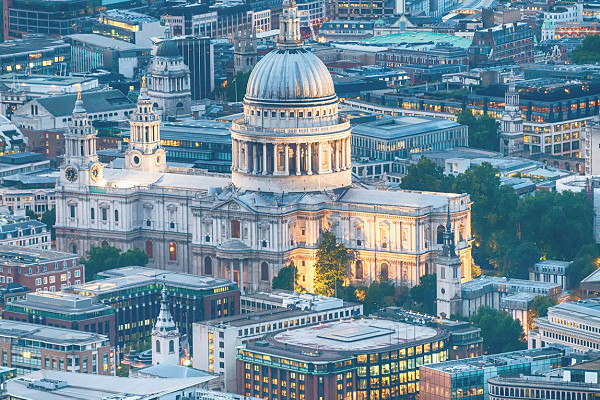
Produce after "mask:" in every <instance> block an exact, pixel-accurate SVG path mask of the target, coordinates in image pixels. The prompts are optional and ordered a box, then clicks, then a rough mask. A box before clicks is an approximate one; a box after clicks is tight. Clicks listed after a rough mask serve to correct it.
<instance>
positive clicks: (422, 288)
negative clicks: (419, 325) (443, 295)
mask: <svg viewBox="0 0 600 400" xmlns="http://www.w3.org/2000/svg"><path fill="white" fill-rule="evenodd" d="M436 296H437V279H436V274H428V275H423V276H421V277H420V278H419V284H418V285H417V286H413V288H412V289H410V298H411V300H412V301H413V302H415V303H417V304H418V309H419V310H420V311H422V312H424V313H425V314H435V312H436V309H435V299H436Z"/></svg>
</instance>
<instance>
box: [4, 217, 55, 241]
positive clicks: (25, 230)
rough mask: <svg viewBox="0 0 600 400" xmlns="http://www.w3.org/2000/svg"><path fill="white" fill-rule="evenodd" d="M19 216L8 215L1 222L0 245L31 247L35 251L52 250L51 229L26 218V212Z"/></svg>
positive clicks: (39, 222) (35, 220)
mask: <svg viewBox="0 0 600 400" xmlns="http://www.w3.org/2000/svg"><path fill="white" fill-rule="evenodd" d="M21 211H22V212H18V213H17V215H12V214H9V213H6V214H4V215H2V220H1V221H0V244H3V245H15V246H21V247H30V248H34V249H49V248H50V244H51V243H50V229H48V227H47V226H46V224H44V223H43V222H41V221H38V220H37V219H33V220H31V219H29V217H26V216H25V210H21Z"/></svg>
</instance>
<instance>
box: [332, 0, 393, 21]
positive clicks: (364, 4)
mask: <svg viewBox="0 0 600 400" xmlns="http://www.w3.org/2000/svg"><path fill="white" fill-rule="evenodd" d="M395 6H396V1H389V0H381V1H375V2H370V1H365V0H359V1H358V2H351V1H349V0H339V1H338V4H337V16H338V18H339V19H340V20H354V19H361V18H373V19H374V20H376V19H378V18H385V17H389V16H392V15H394V13H395Z"/></svg>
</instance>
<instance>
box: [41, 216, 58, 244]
mask: <svg viewBox="0 0 600 400" xmlns="http://www.w3.org/2000/svg"><path fill="white" fill-rule="evenodd" d="M41 221H42V222H43V223H44V224H46V226H47V227H48V229H50V234H51V235H52V240H56V231H55V230H54V225H55V224H56V208H51V209H49V210H47V211H46V212H45V213H44V214H42V219H41Z"/></svg>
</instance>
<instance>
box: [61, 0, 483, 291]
mask: <svg viewBox="0 0 600 400" xmlns="http://www.w3.org/2000/svg"><path fill="white" fill-rule="evenodd" d="M281 25H282V29H281V32H283V33H282V34H281V37H280V39H279V42H278V48H277V49H276V50H274V51H273V52H271V53H269V54H268V55H267V56H265V57H264V58H263V59H262V60H261V61H260V62H258V63H257V65H256V66H255V68H254V69H253V71H252V74H251V75H250V79H249V82H248V89H247V93H246V97H245V99H244V116H243V117H240V118H238V119H236V120H235V121H233V124H232V127H231V138H232V169H231V171H232V176H231V177H228V176H225V175H219V176H216V175H206V174H204V175H200V174H198V173H197V172H194V171H187V170H183V171H182V170H181V169H176V168H170V167H169V166H168V165H165V164H164V157H163V153H162V152H164V149H163V148H162V145H161V140H160V129H159V128H160V127H159V125H158V124H157V121H156V118H155V111H154V110H153V104H151V103H148V101H147V99H146V96H140V99H139V100H138V111H137V112H136V114H135V115H134V117H133V119H132V121H131V130H132V132H136V134H135V138H134V137H133V136H132V138H130V142H129V150H128V153H129V154H130V156H129V158H128V160H129V161H128V162H126V163H125V169H123V170H119V169H112V168H107V167H105V166H103V165H101V164H97V165H98V166H97V167H96V166H94V165H96V163H95V161H94V160H93V159H92V158H93V157H95V154H94V155H92V154H91V153H90V154H88V153H85V155H84V157H83V158H82V159H74V158H71V157H70V156H68V157H67V158H66V161H65V164H64V165H63V166H62V167H61V177H60V182H59V184H58V186H57V224H56V229H57V246H58V248H59V249H68V250H69V251H73V252H76V253H79V254H82V255H83V254H84V253H85V251H86V250H88V249H89V248H90V246H91V245H97V246H99V245H103V244H109V245H114V246H117V247H119V248H121V249H123V250H126V249H130V248H133V247H138V248H140V249H144V250H145V251H146V253H147V254H148V255H149V258H150V263H149V265H150V266H153V267H157V268H161V269H167V270H172V271H181V272H189V273H193V274H203V275H212V276H214V277H220V278H225V279H232V280H235V281H236V282H238V284H239V286H240V288H241V289H242V290H249V291H256V290H260V289H264V288H269V287H270V286H271V279H272V278H273V276H274V275H276V274H277V273H278V271H279V269H281V268H282V267H284V266H286V265H288V264H289V263H290V262H292V261H293V262H294V264H295V265H296V266H297V267H298V274H299V282H300V285H302V286H303V287H304V288H306V289H307V290H309V291H312V290H313V278H314V269H313V265H314V263H315V260H316V252H317V242H318V239H319V237H320V235H321V232H323V231H325V230H329V231H331V232H333V233H334V234H335V235H336V237H337V238H338V240H339V241H340V242H342V243H344V245H346V247H347V248H349V249H350V250H352V251H353V252H354V254H356V257H355V259H353V261H352V265H351V277H350V278H349V279H350V280H351V281H352V282H355V283H368V282H372V281H374V280H377V279H385V280H391V281H392V282H393V283H394V284H398V285H407V286H413V285H416V284H418V281H419V277H420V276H421V275H423V274H426V273H432V272H433V271H434V263H435V259H436V257H437V254H438V252H439V251H440V250H441V245H442V243H441V242H440V241H439V240H438V235H437V232H438V230H439V227H440V226H443V224H444V221H445V220H446V209H447V207H448V206H449V207H450V213H451V219H452V222H453V226H455V227H457V229H459V230H461V233H460V234H459V235H457V238H460V239H458V240H457V243H456V247H457V252H458V254H459V256H460V258H461V260H462V263H463V268H462V274H461V276H462V278H463V279H464V280H469V279H470V278H471V256H470V252H471V247H470V241H471V231H470V226H471V223H470V207H471V202H470V199H469V197H468V195H458V194H439V193H424V192H407V191H390V190H388V191H378V192H376V193H375V192H374V189H368V188H361V187H358V186H353V184H352V175H351V174H352V169H351V162H350V161H351V160H350V158H351V157H350V153H351V152H350V123H349V121H348V120H347V119H346V118H344V117H341V116H340V115H338V98H337V96H336V94H335V92H334V89H333V81H332V79H331V75H330V74H329V72H328V71H327V68H326V67H325V65H324V64H323V63H322V62H321V61H320V60H319V59H318V58H317V57H316V56H315V55H313V54H312V53H311V52H310V51H307V50H306V49H304V48H303V47H302V42H301V39H300V32H299V28H300V27H299V25H300V18H299V17H298V14H297V10H296V8H295V6H294V3H293V2H292V3H291V4H290V3H288V4H287V6H286V7H285V8H284V13H283V17H282V18H281ZM163 43H164V42H163ZM292 71H295V72H292ZM148 84H149V85H151V83H150V82H149V83H148ZM148 94H149V95H150V97H152V95H151V91H150V89H148ZM77 129H80V128H77ZM75 137H76V139H77V140H83V138H82V137H79V136H77V135H76V136H75ZM85 149H86V148H84V151H85ZM75 150H76V151H77V152H79V151H80V150H79V148H76V149H75ZM136 157H137V158H136ZM92 169H95V171H96V172H93V173H92Z"/></svg>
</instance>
